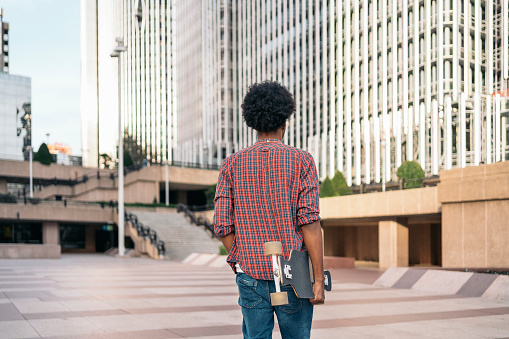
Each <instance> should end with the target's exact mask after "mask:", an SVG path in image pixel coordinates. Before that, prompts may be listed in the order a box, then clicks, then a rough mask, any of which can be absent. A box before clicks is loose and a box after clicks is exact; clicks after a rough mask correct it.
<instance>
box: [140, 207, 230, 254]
mask: <svg viewBox="0 0 509 339" xmlns="http://www.w3.org/2000/svg"><path fill="white" fill-rule="evenodd" d="M131 213H133V214H135V215H136V216H137V217H138V220H139V221H140V222H141V223H142V224H143V225H144V226H147V227H150V229H152V230H154V231H155V232H157V236H158V237H159V239H160V240H162V241H163V242H164V247H165V250H166V253H165V257H166V258H167V259H172V260H182V259H184V258H186V257H188V256H189V255H190V254H192V253H201V254H203V253H205V254H217V253H219V246H220V245H221V242H220V241H219V240H218V239H216V238H212V236H211V234H210V232H208V231H206V230H205V228H203V227H201V226H195V225H193V224H191V223H189V222H188V221H187V219H186V218H185V217H184V216H183V215H181V214H178V213H158V212H149V211H133V212H131Z"/></svg>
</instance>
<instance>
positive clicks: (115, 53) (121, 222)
mask: <svg viewBox="0 0 509 339" xmlns="http://www.w3.org/2000/svg"><path fill="white" fill-rule="evenodd" d="M115 41H116V42H117V46H116V47H115V48H114V49H113V52H112V53H111V54H110V56H111V57H112V58H117V60H118V77H117V78H118V79H117V80H118V255H119V256H121V257H123V256H124V254H125V245H124V138H123V131H122V130H123V128H122V126H123V122H122V106H121V105H122V100H121V91H122V86H121V83H120V80H121V79H120V76H121V69H120V54H121V53H122V52H125V51H126V50H127V48H126V47H125V46H124V39H123V38H116V39H115Z"/></svg>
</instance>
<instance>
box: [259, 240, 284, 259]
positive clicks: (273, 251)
mask: <svg viewBox="0 0 509 339" xmlns="http://www.w3.org/2000/svg"><path fill="white" fill-rule="evenodd" d="M263 245H264V249H265V255H266V256H271V255H282V254H283V246H282V245H281V242H280V241H269V242H266V243H265V244H263Z"/></svg>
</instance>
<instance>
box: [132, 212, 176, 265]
mask: <svg viewBox="0 0 509 339" xmlns="http://www.w3.org/2000/svg"><path fill="white" fill-rule="evenodd" d="M124 216H125V221H126V222H130V223H131V224H132V225H133V228H134V229H135V230H136V232H137V233H138V236H139V237H142V238H144V239H145V238H147V237H148V238H149V239H150V243H151V244H152V245H154V246H155V247H156V248H157V252H158V254H159V255H160V256H162V255H164V254H165V253H166V247H165V246H164V241H162V240H161V239H159V237H158V236H157V232H156V231H154V230H153V229H151V228H150V227H148V226H144V225H143V224H142V223H141V222H140V221H139V220H138V217H137V216H136V214H134V213H131V212H127V211H126V212H125V213H124Z"/></svg>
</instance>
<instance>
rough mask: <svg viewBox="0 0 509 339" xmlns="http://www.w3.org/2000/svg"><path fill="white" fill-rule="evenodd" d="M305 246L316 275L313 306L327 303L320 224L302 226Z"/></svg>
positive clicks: (316, 222) (317, 222)
mask: <svg viewBox="0 0 509 339" xmlns="http://www.w3.org/2000/svg"><path fill="white" fill-rule="evenodd" d="M301 229H302V235H303V237H304V244H306V248H307V249H308V253H309V257H310V258H311V263H312V264H313V271H314V274H315V283H314V284H313V292H314V294H315V297H314V299H309V300H310V301H311V303H312V304H313V305H316V304H322V303H324V302H325V293H324V286H323V283H324V276H323V244H322V229H321V227H320V222H319V221H315V222H313V223H311V224H309V225H304V226H301Z"/></svg>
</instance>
